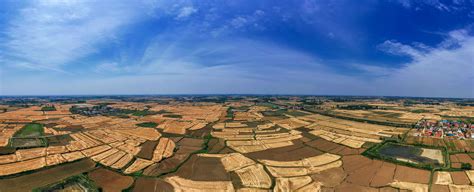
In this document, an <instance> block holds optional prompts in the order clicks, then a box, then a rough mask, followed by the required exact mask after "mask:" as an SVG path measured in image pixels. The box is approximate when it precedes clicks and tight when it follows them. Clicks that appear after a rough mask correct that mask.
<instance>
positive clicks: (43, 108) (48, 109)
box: [41, 106, 56, 111]
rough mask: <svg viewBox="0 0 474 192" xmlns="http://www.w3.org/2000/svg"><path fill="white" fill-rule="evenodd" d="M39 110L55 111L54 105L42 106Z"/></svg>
mask: <svg viewBox="0 0 474 192" xmlns="http://www.w3.org/2000/svg"><path fill="white" fill-rule="evenodd" d="M41 111H56V107H54V106H44V107H42V108H41Z"/></svg>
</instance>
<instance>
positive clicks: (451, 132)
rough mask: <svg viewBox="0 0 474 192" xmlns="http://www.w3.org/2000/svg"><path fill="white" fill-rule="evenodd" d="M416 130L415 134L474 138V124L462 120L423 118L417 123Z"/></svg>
mask: <svg viewBox="0 0 474 192" xmlns="http://www.w3.org/2000/svg"><path fill="white" fill-rule="evenodd" d="M415 127H416V132H415V133H414V136H420V137H436V138H445V137H447V138H455V139H474V124H470V123H466V122H462V121H450V120H440V121H429V120H421V121H418V122H417V123H416V125H415Z"/></svg>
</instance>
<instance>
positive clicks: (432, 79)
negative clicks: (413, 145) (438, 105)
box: [374, 30, 474, 97]
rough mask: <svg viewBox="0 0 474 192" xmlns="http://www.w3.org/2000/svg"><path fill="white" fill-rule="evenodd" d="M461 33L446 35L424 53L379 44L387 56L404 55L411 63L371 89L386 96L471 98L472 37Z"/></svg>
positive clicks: (473, 93)
mask: <svg viewBox="0 0 474 192" xmlns="http://www.w3.org/2000/svg"><path fill="white" fill-rule="evenodd" d="M461 31H463V30H456V31H452V32H450V33H449V36H448V38H447V39H446V40H444V41H443V42H442V43H440V45H438V46H437V47H431V48H430V50H429V51H427V52H426V51H424V50H420V49H417V48H415V47H413V46H409V45H404V44H401V43H387V42H385V43H383V45H384V46H388V49H387V51H388V52H390V53H400V54H401V53H405V54H407V55H409V56H410V57H411V58H412V59H413V60H412V61H411V62H409V63H407V64H406V67H404V68H401V69H398V70H395V71H394V72H393V73H392V74H391V75H390V76H388V77H384V78H380V79H377V81H376V83H375V85H374V86H376V87H380V89H381V92H382V93H386V94H390V95H415V96H446V97H456V96H463V97H474V54H473V53H474V37H473V36H469V35H468V34H467V33H465V32H461ZM446 44H450V45H453V44H456V45H457V46H456V47H454V48H453V47H452V46H448V47H446ZM389 46H392V47H391V48H390V47H389ZM397 49H398V50H399V51H398V52H397V51H394V50H397ZM383 87H389V89H387V88H385V89H384V88H383Z"/></svg>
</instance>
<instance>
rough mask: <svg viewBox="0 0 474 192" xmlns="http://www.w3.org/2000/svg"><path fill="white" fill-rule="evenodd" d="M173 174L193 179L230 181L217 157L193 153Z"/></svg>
mask: <svg viewBox="0 0 474 192" xmlns="http://www.w3.org/2000/svg"><path fill="white" fill-rule="evenodd" d="M175 175H178V176H179V177H181V178H185V179H190V180H194V181H230V175H229V174H228V173H227V172H226V170H225V168H224V165H223V164H222V163H221V160H220V158H218V157H203V156H198V155H193V156H191V158H190V159H189V160H188V161H186V163H184V164H183V165H182V166H181V167H180V168H179V170H178V171H177V172H176V173H175Z"/></svg>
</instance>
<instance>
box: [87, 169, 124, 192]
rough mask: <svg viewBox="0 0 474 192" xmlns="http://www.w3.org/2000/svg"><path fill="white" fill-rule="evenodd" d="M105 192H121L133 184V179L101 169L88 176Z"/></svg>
mask: <svg viewBox="0 0 474 192" xmlns="http://www.w3.org/2000/svg"><path fill="white" fill-rule="evenodd" d="M88 176H89V178H90V179H92V180H93V181H94V183H95V184H97V185H98V186H99V187H100V188H102V190H104V192H120V191H122V190H124V189H127V188H129V187H130V186H131V185H132V184H133V178H132V177H130V176H123V175H121V174H120V173H117V172H114V171H110V170H108V169H104V168H99V169H96V170H93V171H91V172H90V173H89V174H88Z"/></svg>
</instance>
